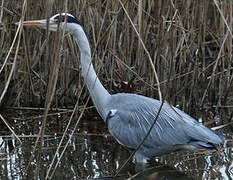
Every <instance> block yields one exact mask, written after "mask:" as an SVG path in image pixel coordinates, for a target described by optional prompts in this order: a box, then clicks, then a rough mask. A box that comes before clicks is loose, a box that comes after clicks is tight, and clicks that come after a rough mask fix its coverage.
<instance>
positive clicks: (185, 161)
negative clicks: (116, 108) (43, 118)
mask: <svg viewBox="0 0 233 180" xmlns="http://www.w3.org/2000/svg"><path fill="white" fill-rule="evenodd" d="M67 121H68V120H67ZM65 123H67V122H65ZM65 123H64V124H65ZM40 124H41V123H40V122H39V121H38V122H37V125H36V126H34V127H33V128H31V127H30V129H31V131H30V132H29V131H24V132H26V133H25V134H23V133H22V134H21V136H19V138H20V139H21V141H22V142H23V144H22V145H20V143H19V142H18V141H17V140H16V139H15V138H13V136H9V134H10V133H8V134H7V135H2V136H0V179H22V178H25V179H32V178H34V176H35V169H36V165H37V164H38V163H39V164H40V170H39V177H40V179H44V178H45V176H46V173H47V171H48V169H49V167H50V164H51V162H52V159H53V157H54V155H55V152H56V149H57V147H58V144H59V142H60V140H61V135H62V132H64V128H61V126H59V125H55V124H51V125H50V126H49V128H48V129H50V130H51V131H47V132H46V133H45V134H46V136H45V138H44V142H43V148H42V149H41V154H40V155H41V156H40V158H39V159H37V158H36V157H35V158H33V159H32V162H31V164H30V167H29V169H28V171H27V172H28V175H27V176H25V174H24V172H25V170H26V167H27V165H28V162H29V159H30V157H31V154H32V151H33V147H34V144H35V141H36V134H37V133H36V132H37V130H35V131H33V130H32V129H38V127H39V125H40ZM28 125H29V123H25V124H24V123H20V124H19V126H18V127H20V128H19V129H21V132H23V127H24V128H25V126H28ZM55 128H60V133H55V131H53V130H54V129H55ZM19 129H18V130H19ZM16 132H17V130H16ZM69 132H71V130H70V131H69ZM1 134H3V133H1ZM67 141H68V147H67V149H66V151H65V153H64V155H63V157H62V158H61V161H60V162H59V163H58V166H57V168H56V170H55V171H54V175H53V177H52V179H95V178H96V179H106V180H107V179H113V178H112V177H113V176H114V174H115V173H116V171H117V170H118V169H119V167H120V166H121V165H122V164H123V163H124V162H125V161H126V159H127V158H128V157H129V155H130V152H129V151H128V150H126V149H125V148H124V147H122V146H121V145H119V144H118V143H117V142H116V141H115V140H114V139H113V138H112V136H110V135H109V133H108V131H107V129H106V126H105V124H104V123H103V121H102V120H101V119H98V118H96V117H93V118H92V117H91V118H90V117H89V118H86V119H84V120H81V122H80V126H79V128H78V129H77V130H76V131H75V133H74V136H73V137H71V138H70V139H69V136H66V138H65V141H64V143H63V144H62V147H61V150H59V152H58V153H57V156H60V155H61V152H62V149H63V148H64V146H65V143H66V142H67ZM36 155H38V151H37V153H36ZM55 162H57V159H56V161H55ZM148 166H149V167H141V166H140V165H137V166H135V164H133V163H132V162H130V163H129V164H128V165H127V166H126V167H125V168H124V169H123V171H122V172H121V173H120V174H119V177H118V178H116V179H127V178H128V177H129V176H131V175H132V176H135V178H134V179H149V180H151V179H156V180H157V179H232V178H233V163H232V148H229V147H228V148H226V147H225V148H221V150H220V151H219V152H216V151H208V152H202V153H195V154H194V153H191V152H176V153H172V154H169V155H165V156H162V157H159V158H157V159H155V161H152V162H151V163H150V165H148ZM53 170H54V166H53V168H51V172H52V171H53ZM142 171H143V172H142ZM137 173H138V174H137Z"/></svg>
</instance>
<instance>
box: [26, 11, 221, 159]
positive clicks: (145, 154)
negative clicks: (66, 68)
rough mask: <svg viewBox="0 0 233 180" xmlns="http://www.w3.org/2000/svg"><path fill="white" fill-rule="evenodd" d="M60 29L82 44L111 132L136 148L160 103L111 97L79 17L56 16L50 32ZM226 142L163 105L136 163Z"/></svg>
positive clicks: (88, 79) (41, 23)
mask: <svg viewBox="0 0 233 180" xmlns="http://www.w3.org/2000/svg"><path fill="white" fill-rule="evenodd" d="M59 23H60V25H59V26H58V24H59ZM65 23H67V24H66V26H64V25H65ZM23 25H25V26H30V25H37V26H38V27H42V28H45V29H46V27H47V26H46V20H35V21H25V22H23ZM58 27H60V28H61V30H66V32H67V33H70V34H71V35H72V36H74V38H75V39H76V42H77V43H78V45H79V48H80V55H81V59H80V60H81V66H82V75H83V78H84V80H85V83H86V85H87V88H88V90H89V92H90V94H91V98H92V100H93V103H94V105H95V106H96V109H97V111H98V112H99V114H100V116H101V117H102V118H103V120H104V121H105V122H106V125H107V126H108V129H109V131H110V133H111V134H112V135H113V136H114V137H115V138H116V140H117V141H118V142H119V143H120V144H122V145H124V146H126V147H129V148H133V149H134V148H136V147H137V146H138V144H139V143H140V141H141V140H142V139H143V138H144V137H145V135H146V134H147V132H148V130H149V129H150V127H151V125H152V123H153V122H154V120H155V117H156V115H157V113H158V110H159V107H160V105H161V102H160V101H158V100H155V99H152V98H149V97H145V96H140V95H136V94H127V93H119V94H114V95H110V94H109V93H108V91H107V90H106V89H105V88H104V87H103V85H102V84H101V82H100V81H99V79H98V77H97V76H96V73H95V70H94V67H93V65H92V63H91V51H90V46H89V42H88V40H87V37H86V34H85V32H84V30H83V28H82V26H81V25H80V23H79V21H78V20H77V18H76V17H74V16H72V15H71V14H67V13H62V14H56V15H54V16H53V17H51V18H50V20H49V29H50V30H51V31H57V28H58ZM64 27H65V29H64ZM223 141H224V136H223V135H222V134H221V133H218V132H216V131H213V130H211V129H209V128H207V127H205V126H203V125H201V124H199V123H198V122H197V121H196V120H195V119H193V118H192V117H190V116H189V115H187V114H186V113H184V112H183V111H181V110H179V109H178V108H175V107H171V106H170V105H168V104H165V103H164V105H163V107H162V110H161V112H160V114H159V117H158V120H157V122H156V124H155V126H154V128H153V129H152V131H151V133H150V135H149V136H148V137H147V139H146V140H145V141H144V143H143V144H142V146H141V147H140V149H139V150H138V151H137V152H136V154H135V160H136V161H144V159H147V158H150V157H153V156H157V155H161V154H166V153H169V152H171V151H175V150H180V149H187V150H196V149H199V148H210V149H212V148H215V145H218V144H221V143H223Z"/></svg>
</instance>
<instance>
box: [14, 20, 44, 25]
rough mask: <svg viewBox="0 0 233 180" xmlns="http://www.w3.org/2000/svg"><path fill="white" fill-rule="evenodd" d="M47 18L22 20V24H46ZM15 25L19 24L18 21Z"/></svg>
mask: <svg viewBox="0 0 233 180" xmlns="http://www.w3.org/2000/svg"><path fill="white" fill-rule="evenodd" d="M46 23H47V20H46V19H41V20H32V21H23V22H22V25H23V26H46ZM15 24H16V25H19V24H20V22H17V23H15Z"/></svg>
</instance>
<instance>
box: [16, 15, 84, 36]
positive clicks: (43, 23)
mask: <svg viewBox="0 0 233 180" xmlns="http://www.w3.org/2000/svg"><path fill="white" fill-rule="evenodd" d="M47 23H48V27H49V30H50V31H57V30H58V28H60V29H61V30H62V29H63V28H65V30H66V32H72V31H73V30H75V26H77V25H79V26H81V25H80V22H79V20H78V19H77V18H76V17H75V16H73V15H71V14H69V13H61V14H56V15H54V16H52V17H51V18H49V19H48V21H47V20H46V19H41V20H32V21H23V22H22V25H23V26H37V27H40V28H43V29H47ZM16 24H17V25H19V24H20V23H16ZM76 28H77V27H76Z"/></svg>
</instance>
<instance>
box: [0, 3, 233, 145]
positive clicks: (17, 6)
mask: <svg viewBox="0 0 233 180" xmlns="http://www.w3.org/2000/svg"><path fill="white" fill-rule="evenodd" d="M121 2H122V4H121V3H120V2H119V1H108V0H101V1H100V0H99V1H86V0H69V1H62V0H57V1H53V0H50V1H34V0H28V1H24V2H23V1H17V0H2V1H1V5H0V29H1V31H0V34H1V36H0V47H1V49H0V68H1V71H0V80H1V82H0V83H1V84H0V87H2V88H1V89H2V91H1V92H0V93H1V94H0V96H1V99H0V101H1V104H2V106H3V105H4V106H8V108H9V107H14V108H16V107H18V108H21V109H23V108H26V107H27V108H45V110H44V116H43V117H44V119H43V126H44V128H41V134H43V132H42V131H44V130H45V129H46V128H45V127H46V126H45V125H46V117H47V115H48V113H49V109H51V108H55V109H58V108H65V109H68V110H70V109H74V107H75V109H78V107H79V106H84V108H85V107H88V106H92V103H91V101H90V100H89V93H88V91H87V89H86V88H85V86H84V82H83V79H82V77H81V68H80V65H79V51H78V47H77V45H76V44H75V42H74V40H73V39H72V37H70V36H67V35H66V34H63V33H62V32H59V33H50V32H46V31H45V30H41V29H36V28H34V29H32V28H24V29H21V31H20V32H21V35H18V36H17V39H16V40H15V43H14V44H13V42H14V38H15V34H16V32H17V26H15V24H14V23H15V22H18V21H19V20H20V18H22V17H23V18H24V19H27V20H32V19H43V18H48V17H50V16H51V15H53V14H56V13H62V12H69V13H71V14H73V15H76V16H77V17H78V18H79V20H80V22H81V23H82V25H83V27H84V29H85V31H86V33H87V36H88V38H89V42H90V45H91V49H92V62H93V64H94V67H95V69H96V72H97V74H98V77H99V78H100V80H101V82H102V83H103V84H104V86H105V87H106V88H107V89H108V91H110V92H111V93H117V92H132V93H138V94H142V95H146V96H149V97H153V98H156V99H165V100H166V101H167V102H169V103H170V104H172V105H174V106H178V107H179V108H180V109H182V110H184V111H185V112H187V113H189V114H191V115H192V116H194V117H198V115H199V111H203V110H204V111H205V110H206V112H207V113H208V117H209V119H208V118H207V119H206V121H208V120H210V119H220V120H219V121H218V123H220V124H225V123H227V121H228V120H229V119H231V118H232V116H233V113H232V109H233V91H232V89H233V61H232V60H233V59H232V53H233V47H232V42H233V41H232V40H233V35H232V26H233V10H232V1H218V0H206V1H202V0H195V1H191V0H187V1H180V0H176V1H172V0H158V1H154V0H148V1H141V0H139V1H136V0H133V1H128V0H125V1H121ZM23 7H24V8H25V9H24V10H23ZM17 44H18V46H17ZM11 46H12V49H11ZM8 54H9V55H8ZM77 100H78V101H77ZM75 104H76V105H75ZM81 112H82V111H81ZM0 113H1V112H0ZM223 114H224V117H222V116H223ZM73 115H74V111H73ZM73 115H72V117H73ZM79 115H82V113H79ZM79 117H80V116H79ZM71 119H72V118H71ZM224 119H225V121H223V120H224ZM41 142H42V141H41Z"/></svg>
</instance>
